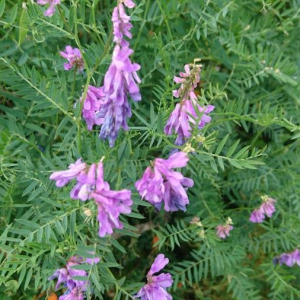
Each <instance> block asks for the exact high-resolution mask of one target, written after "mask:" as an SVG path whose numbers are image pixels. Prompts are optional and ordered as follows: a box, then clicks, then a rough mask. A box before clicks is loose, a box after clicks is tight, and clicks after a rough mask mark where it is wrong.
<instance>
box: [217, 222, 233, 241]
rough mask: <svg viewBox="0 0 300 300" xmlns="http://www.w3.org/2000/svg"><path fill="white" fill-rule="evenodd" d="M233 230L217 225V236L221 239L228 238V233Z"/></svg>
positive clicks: (228, 226) (227, 226) (230, 227)
mask: <svg viewBox="0 0 300 300" xmlns="http://www.w3.org/2000/svg"><path fill="white" fill-rule="evenodd" d="M232 229H233V226H231V225H218V226H217V236H218V237H219V238H221V239H226V237H227V236H229V232H230V231H231V230H232Z"/></svg>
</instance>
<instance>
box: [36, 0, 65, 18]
mask: <svg viewBox="0 0 300 300" xmlns="http://www.w3.org/2000/svg"><path fill="white" fill-rule="evenodd" d="M37 4H40V5H46V4H49V7H48V8H47V10H46V11H45V12H44V15H45V16H46V17H52V16H53V15H54V13H55V6H56V5H58V4H60V0H38V1H37Z"/></svg>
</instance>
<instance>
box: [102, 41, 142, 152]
mask: <svg viewBox="0 0 300 300" xmlns="http://www.w3.org/2000/svg"><path fill="white" fill-rule="evenodd" d="M132 53H133V50H131V49H130V48H129V47H128V46H124V47H122V46H120V45H116V46H115V49H114V52H113V59H112V63H111V65H110V67H109V69H108V71H107V73H106V74H105V77H104V85H103V92H104V94H105V97H104V104H103V105H102V106H101V108H100V110H99V112H98V113H97V116H96V117H98V118H103V119H104V122H103V125H102V127H101V130H100V134H99V136H100V138H101V139H104V140H105V139H107V140H108V141H109V145H110V146H111V147H113V146H114V143H115V140H116V138H117V136H118V132H119V130H120V129H121V127H122V128H123V129H124V130H128V129H129V128H128V125H127V118H130V117H131V108H130V104H129V102H128V95H130V96H131V98H132V100H133V101H140V100H141V95H140V91H139V87H138V85H137V82H138V83H139V82H140V79H139V77H138V75H137V73H136V71H138V70H139V69H140V66H139V65H138V64H132V63H131V61H130V58H129V56H130V55H131V54H132Z"/></svg>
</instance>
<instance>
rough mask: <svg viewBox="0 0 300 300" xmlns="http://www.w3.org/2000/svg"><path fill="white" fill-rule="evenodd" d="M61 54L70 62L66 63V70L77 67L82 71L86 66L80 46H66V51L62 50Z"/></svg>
mask: <svg viewBox="0 0 300 300" xmlns="http://www.w3.org/2000/svg"><path fill="white" fill-rule="evenodd" d="M59 53H60V55H61V56H62V57H63V58H65V59H67V60H68V63H64V69H65V70H66V71H69V70H71V69H72V68H73V67H75V68H77V70H78V71H82V70H83V68H84V63H83V59H82V55H81V52H80V50H79V49H78V48H72V47H71V46H66V49H65V52H64V51H60V52H59Z"/></svg>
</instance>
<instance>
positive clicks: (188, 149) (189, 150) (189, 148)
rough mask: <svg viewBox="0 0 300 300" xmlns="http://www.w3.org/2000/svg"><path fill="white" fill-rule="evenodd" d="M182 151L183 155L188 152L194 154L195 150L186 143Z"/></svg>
mask: <svg viewBox="0 0 300 300" xmlns="http://www.w3.org/2000/svg"><path fill="white" fill-rule="evenodd" d="M182 151H183V152H185V153H189V152H195V149H194V148H193V147H192V145H191V144H190V143H186V146H185V147H184V149H183V150H182Z"/></svg>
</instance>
